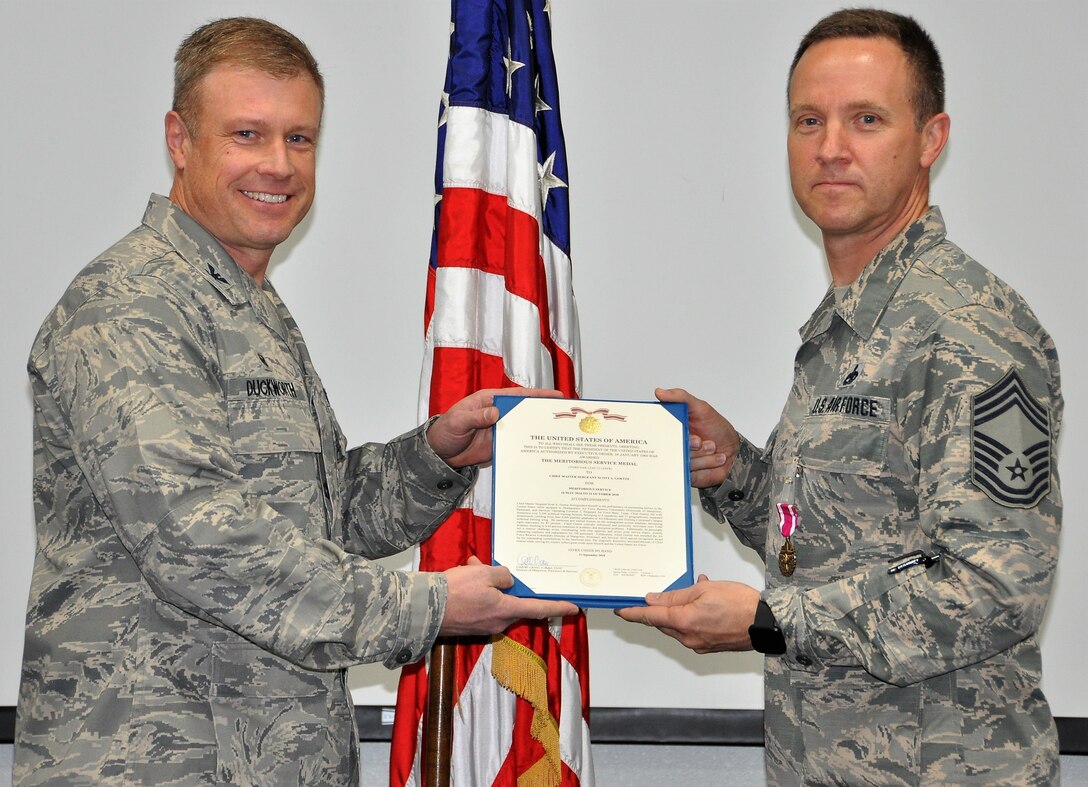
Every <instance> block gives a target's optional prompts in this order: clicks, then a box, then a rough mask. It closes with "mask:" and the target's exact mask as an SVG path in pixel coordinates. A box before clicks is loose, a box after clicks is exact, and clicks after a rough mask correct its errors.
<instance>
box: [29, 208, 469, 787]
mask: <svg viewBox="0 0 1088 787" xmlns="http://www.w3.org/2000/svg"><path fill="white" fill-rule="evenodd" d="M29 371H30V379H31V385H32V389H33V397H34V503H35V510H36V517H37V555H36V558H35V566H34V577H33V584H32V587H31V592H30V600H29V605H28V610H27V623H26V644H25V651H24V656H23V671H22V684H21V688H20V693H19V706H18V716H17V723H16V742H15V765H14V780H15V782H16V783H18V784H20V785H38V784H54V785H67V786H70V785H79V784H87V785H103V784H147V785H151V784H153V785H157V786H158V787H165V786H166V785H190V784H246V785H255V784H260V785H287V784H300V785H301V784H307V785H317V784H320V785H353V786H354V785H357V784H358V780H359V775H358V748H357V740H358V736H357V733H356V730H355V722H354V712H353V707H352V703H351V698H350V695H349V694H348V692H347V689H346V685H345V677H344V671H343V670H344V668H345V667H347V666H348V665H351V664H355V663H358V662H364V661H382V662H384V663H385V664H386V665H387V666H389V667H399V666H401V665H403V664H405V663H408V662H411V661H415V660H417V659H419V658H421V657H422V656H423V655H424V654H425V653H426V652H427V651H428V650H429V648H430V646H431V644H432V642H433V640H434V639H435V637H436V635H437V632H438V628H439V624H440V622H441V619H442V614H443V611H444V608H445V598H446V585H445V579H444V577H442V576H441V575H440V574H426V573H422V574H421V573H407V572H396V571H387V570H384V569H383V568H381V567H380V566H378V565H376V564H373V563H371V562H369V561H368V560H367V558H375V557H379V556H384V555H389V554H393V553H396V552H398V551H400V550H403V549H404V548H406V547H408V546H410V545H412V544H414V543H416V542H418V541H420V540H421V539H423V538H425V537H426V536H428V535H429V534H430V533H431V532H432V531H433V530H434V529H435V528H436V527H437V526H438V525H439V524H440V523H441V521H442V520H443V519H444V518H445V517H446V516H447V514H448V513H449V511H450V510H451V509H452V508H453V507H454V506H455V505H456V504H457V502H458V500H459V499H460V497H461V496H462V495H463V494H464V492H465V490H466V489H467V488H468V486H469V484H470V482H471V480H472V477H473V475H474V471H473V472H468V471H466V472H464V473H459V472H456V471H454V470H451V469H450V468H449V467H447V466H446V465H445V463H444V462H442V461H441V460H440V459H439V458H438V457H437V456H436V455H435V454H434V453H433V452H432V451H431V449H430V447H429V445H428V443H427V441H426V438H425V435H424V428H423V427H421V428H420V429H417V430H414V431H413V432H410V433H408V434H406V435H404V436H402V437H400V438H397V439H396V440H393V441H392V442H390V443H388V444H385V445H381V444H367V445H364V446H362V447H359V448H356V449H354V450H351V451H347V450H346V449H345V441H344V438H343V435H342V434H341V432H340V428H339V426H338V425H337V423H336V419H335V418H334V416H333V413H332V410H331V409H330V407H329V402H328V398H327V396H326V394H325V390H324V388H323V387H322V385H321V382H320V380H319V379H318V377H317V374H316V372H315V371H314V369H313V365H312V364H311V362H310V357H309V354H308V353H307V351H306V346H305V343H304V342H303V339H302V336H301V334H300V333H299V331H298V327H297V326H296V325H295V323H294V321H293V320H292V319H291V316H290V314H289V313H288V311H287V309H286V307H284V305H283V303H282V302H281V301H280V299H279V297H278V295H277V294H276V292H275V290H274V289H272V287H271V286H270V285H268V284H267V283H266V285H265V287H264V288H263V289H262V288H260V287H258V285H257V284H256V283H255V282H254V281H253V279H251V278H250V277H249V276H248V275H246V273H245V272H244V271H243V270H242V269H241V268H239V267H238V266H237V265H236V264H235V263H234V261H233V260H232V259H231V258H230V256H229V255H227V254H226V253H225V252H224V251H223V249H222V248H221V247H220V246H219V245H218V243H216V242H215V241H214V240H213V239H212V238H211V237H210V236H209V235H208V234H207V233H205V232H204V231H203V230H202V229H201V228H200V227H199V226H198V225H197V224H196V223H195V222H194V221H193V220H192V219H191V218H190V217H188V216H187V215H186V214H184V213H183V212H181V211H180V210H178V209H177V208H176V207H174V206H173V205H171V203H170V202H169V201H168V200H167V199H165V198H163V197H160V196H152V198H151V201H150V203H149V205H148V208H147V212H146V213H145V215H144V220H143V224H142V225H141V226H140V227H139V228H137V229H136V230H134V231H133V232H132V233H130V234H129V235H128V236H127V237H125V238H124V239H123V240H122V241H120V242H119V243H118V244H117V245H115V246H114V247H113V248H111V249H109V250H108V251H107V252H106V253H104V254H103V255H101V256H100V257H99V258H98V259H96V260H95V261H94V262H92V263H91V264H90V265H88V266H87V267H86V268H85V269H84V270H83V271H82V272H81V273H80V274H79V275H78V276H77V277H76V279H75V281H74V282H73V283H72V285H71V286H70V287H69V289H68V290H67V292H66V293H65V294H64V296H63V298H62V299H61V301H60V303H59V304H58V305H57V306H56V308H55V309H54V310H53V312H52V313H51V314H50V315H49V317H48V318H47V319H46V321H45V323H44V325H43V326H42V328H41V331H40V332H39V334H38V336H37V339H36V340H35V343H34V347H33V351H32V353H31V357H30V362H29Z"/></svg>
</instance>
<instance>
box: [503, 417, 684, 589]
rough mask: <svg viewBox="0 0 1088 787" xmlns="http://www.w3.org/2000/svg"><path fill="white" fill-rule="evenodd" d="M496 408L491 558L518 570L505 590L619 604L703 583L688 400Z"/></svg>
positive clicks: (511, 570)
mask: <svg viewBox="0 0 1088 787" xmlns="http://www.w3.org/2000/svg"><path fill="white" fill-rule="evenodd" d="M526 401H529V402H532V404H531V405H526V406H524V407H522V409H521V410H520V411H519V410H518V407H519V406H521V405H522V403H523V402H526ZM495 406H496V407H497V408H498V410H499V421H498V423H496V425H495V426H494V427H493V430H492V436H493V446H492V473H493V477H492V487H491V495H492V523H491V537H492V565H505V566H506V567H507V568H509V569H510V573H511V574H513V576H514V585H513V587H511V588H509V589H508V590H507V592H508V593H511V594H513V595H515V596H521V597H525V598H549V599H563V600H568V601H572V602H574V603H575V604H577V605H578V606H580V607H604V608H620V607H630V606H639V605H645V603H646V602H645V598H644V597H645V595H646V594H647V593H656V592H661V591H665V590H673V589H676V588H682V587H688V586H689V585H692V584H694V581H695V580H694V572H693V570H692V547H691V483H690V467H689V456H688V408H687V405H686V404H683V403H673V402H628V401H618V400H607V401H606V400H588V399H544V398H539V399H536V398H534V399H529V398H527V397H522V396H496V397H495ZM507 419H509V420H507ZM644 438H647V439H644ZM672 440H676V441H677V443H673V442H672ZM662 448H664V449H665V451H666V455H665V456H664V458H662V457H661V449H662ZM674 456H675V457H676V458H677V461H672V458H673V457H674ZM583 473H584V474H586V475H585V477H583ZM567 485H569V486H567ZM504 528H505V529H504ZM511 528H513V530H511ZM515 531H516V534H514V533H515Z"/></svg>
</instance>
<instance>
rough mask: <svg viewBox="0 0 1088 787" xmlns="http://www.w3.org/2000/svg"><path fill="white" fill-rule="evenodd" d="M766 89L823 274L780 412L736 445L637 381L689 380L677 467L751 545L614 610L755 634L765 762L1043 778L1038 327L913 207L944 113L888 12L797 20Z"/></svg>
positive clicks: (911, 34)
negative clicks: (717, 567)
mask: <svg viewBox="0 0 1088 787" xmlns="http://www.w3.org/2000/svg"><path fill="white" fill-rule="evenodd" d="M789 107H790V130H789V135H788V149H789V158H790V174H791V180H792V184H793V190H794V194H795V196H796V198H797V200H798V203H799V204H800V205H801V207H802V209H803V210H804V212H805V213H806V215H808V216H809V217H810V218H811V219H812V220H813V221H814V222H815V223H816V224H817V226H819V227H820V229H821V230H822V232H823V238H824V247H825V251H826V253H827V260H828V265H829V268H830V271H831V276H832V280H833V287H832V288H831V290H829V291H828V293H827V295H825V297H824V299H823V301H822V302H821V303H820V305H819V306H818V307H817V309H816V312H815V313H814V314H813V316H812V318H811V319H810V320H809V321H808V323H807V324H806V325H805V326H804V327H803V328H802V329H801V339H802V345H801V348H800V350H799V351H798V352H797V357H796V359H795V364H794V383H793V388H792V391H791V392H790V396H789V399H788V400H787V402H786V406H785V409H784V410H783V413H782V418H781V420H780V421H779V423H778V426H777V428H776V429H775V430H774V432H773V434H772V435H771V437H770V439H769V441H768V442H767V445H766V448H764V449H763V450H762V451H761V450H760V449H758V448H756V447H755V446H754V445H753V444H752V443H750V442H748V441H747V440H745V439H743V438H741V437H739V436H738V435H737V433H736V431H735V430H734V429H733V427H732V426H731V425H730V424H729V422H728V421H726V420H725V419H724V418H723V417H722V416H720V415H719V414H718V413H717V412H716V411H715V410H713V409H712V408H711V407H710V406H709V405H708V404H707V403H706V402H704V401H701V400H699V399H697V398H695V397H693V396H691V395H690V394H688V393H687V392H685V391H682V390H680V389H673V390H659V391H658V395H659V397H660V398H661V399H663V400H667V401H687V402H688V403H689V404H690V406H691V425H692V431H693V433H694V434H695V435H696V436H697V437H696V438H695V439H694V440H693V458H692V483H693V484H694V485H695V486H699V487H701V488H702V492H701V497H702V502H703V506H704V508H705V509H706V510H707V511H709V512H710V513H711V514H713V515H714V516H716V517H717V518H718V520H719V521H723V522H724V521H726V520H728V521H729V523H730V524H731V525H732V527H733V529H734V531H735V532H736V533H737V535H738V536H739V538H740V539H741V540H742V541H743V542H744V543H746V544H748V545H749V546H751V547H752V548H753V549H755V550H757V551H758V552H759V553H760V554H761V555H762V556H763V558H764V560H765V562H766V564H767V571H766V589H765V590H764V591H763V593H762V594H760V593H759V592H758V591H756V590H755V589H753V588H750V587H748V586H747V585H743V584H740V583H735V582H711V581H709V580H707V579H706V578H705V577H701V578H700V581H699V582H697V583H696V585H695V586H693V587H692V588H687V589H684V590H680V591H675V592H672V593H665V594H661V595H659V596H655V597H651V598H649V599H648V601H649V604H650V606H648V607H647V608H646V609H644V610H636V609H632V610H624V611H622V612H621V615H622V616H623V617H625V618H626V619H629V620H636V621H639V622H643V623H647V624H650V625H654V626H657V627H659V628H661V629H662V630H664V631H665V632H666V633H668V634H670V635H671V636H674V637H676V638H677V639H678V640H679V641H680V642H682V643H684V644H685V645H687V646H688V647H691V648H693V649H695V650H697V651H698V652H713V651H724V650H747V649H749V648H752V647H753V646H755V647H756V648H757V649H758V650H761V651H762V652H764V653H767V654H768V658H767V659H766V667H765V670H766V691H765V697H766V716H765V719H766V724H765V734H766V746H767V759H766V762H767V775H768V781H769V782H770V783H772V784H776V785H777V784H850V785H855V784H873V785H876V784H881V785H910V784H942V785H943V784H986V785H994V784H1050V783H1056V782H1057V781H1058V747H1057V734H1056V729H1055V726H1054V721H1053V719H1052V717H1051V714H1050V709H1049V707H1048V705H1047V702H1046V699H1045V698H1044V696H1043V694H1042V692H1041V691H1040V687H1039V686H1040V678H1041V663H1040V661H1041V660H1040V653H1039V645H1038V642H1037V639H1036V632H1037V631H1038V628H1039V624H1040V622H1041V621H1042V618H1043V611H1044V609H1045V607H1046V602H1047V597H1048V595H1049V593H1050V587H1051V581H1052V578H1053V573H1054V568H1055V565H1056V563H1057V557H1058V533H1059V527H1060V520H1061V496H1060V492H1059V488H1058V476H1057V470H1056V468H1055V467H1054V456H1053V447H1054V444H1055V442H1056V440H1057V437H1058V429H1059V426H1060V424H1061V416H1062V396H1061V390H1060V384H1059V373H1058V359H1057V354H1056V352H1055V349H1054V344H1053V342H1052V341H1051V339H1050V337H1049V336H1048V335H1047V333H1046V332H1045V331H1044V330H1043V328H1042V327H1041V326H1040V325H1039V323H1038V321H1037V320H1036V319H1035V316H1034V315H1033V314H1032V312H1031V310H1030V309H1029V308H1028V306H1027V304H1026V303H1025V302H1024V301H1023V299H1022V298H1020V296H1019V295H1017V294H1016V292H1014V291H1013V290H1012V288H1010V287H1009V286H1008V285H1007V284H1005V283H1004V282H1002V281H1001V280H999V279H998V278H997V277H995V276H994V275H993V274H991V273H990V272H989V271H987V270H986V269H985V268H983V267H982V266H981V265H979V264H978V263H977V262H975V261H974V260H973V259H971V258H970V257H968V256H967V255H966V254H964V253H963V252H962V251H961V250H960V249H959V248H957V247H956V246H955V245H954V244H953V243H951V242H950V241H949V240H948V239H947V238H946V236H945V227H944V221H943V219H942V217H941V213H940V211H939V210H938V209H937V208H936V207H932V206H930V205H929V201H928V198H929V169H930V167H931V166H932V165H933V163H934V162H935V161H936V159H937V157H938V155H939V154H940V152H941V150H942V148H943V146H944V144H945V142H946V140H947V137H948V128H949V120H948V116H947V115H946V114H945V113H944V111H943V74H942V70H941V65H940V59H939V57H938V55H937V52H936V49H935V48H934V47H933V44H932V41H930V39H929V37H928V36H927V35H926V34H925V32H924V31H923V30H922V29H921V28H920V27H918V26H917V23H915V22H914V20H912V19H908V18H904V17H901V16H898V15H894V14H888V13H885V12H878V11H868V10H853V11H841V12H837V13H836V14H833V15H831V16H830V17H828V18H827V19H825V20H823V21H821V22H820V23H818V24H817V25H816V26H815V27H814V28H813V29H812V30H811V31H810V32H809V34H808V35H807V36H806V37H805V39H804V40H803V41H802V43H801V46H800V48H799V50H798V52H797V56H796V58H795V60H794V65H793V67H792V68H791V72H790V86H789ZM793 527H795V528H796V529H795V530H793V532H792V533H791V528H793ZM785 536H789V545H788V546H787V541H786V538H785ZM791 547H792V550H791ZM791 552H792V554H791ZM791 558H792V559H793V560H795V561H796V565H795V567H794V566H793V565H791Z"/></svg>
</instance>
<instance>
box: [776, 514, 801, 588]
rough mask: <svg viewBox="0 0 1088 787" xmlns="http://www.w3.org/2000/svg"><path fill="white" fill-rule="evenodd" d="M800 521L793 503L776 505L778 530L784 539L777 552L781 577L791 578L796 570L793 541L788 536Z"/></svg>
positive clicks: (795, 553)
mask: <svg viewBox="0 0 1088 787" xmlns="http://www.w3.org/2000/svg"><path fill="white" fill-rule="evenodd" d="M800 521H801V515H800V514H799V513H798V512H797V506H796V505H794V504H793V503H779V504H778V529H779V531H780V532H781V533H782V536H783V537H784V538H785V539H786V540H785V542H784V543H783V544H782V548H781V549H780V550H778V570H779V571H781V572H782V576H784V577H788V576H792V575H793V572H794V570H795V569H796V568H797V552H796V551H794V548H793V541H791V540H790V536H792V535H793V532H794V531H795V530H797V525H798V524H799V523H800Z"/></svg>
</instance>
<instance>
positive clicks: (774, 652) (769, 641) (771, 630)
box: [748, 599, 786, 656]
mask: <svg viewBox="0 0 1088 787" xmlns="http://www.w3.org/2000/svg"><path fill="white" fill-rule="evenodd" d="M748 636H749V637H750V638H751V640H752V648H753V649H754V650H756V651H758V652H759V653H763V654H765V655H767V656H781V655H782V654H783V653H785V652H786V638H785V637H783V636H782V629H780V628H778V623H776V622H775V619H774V613H773V612H771V608H770V607H768V606H767V602H766V601H764V600H763V599H760V600H759V605H758V606H757V607H756V619H755V622H754V623H752V625H751V626H749V627H748Z"/></svg>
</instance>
